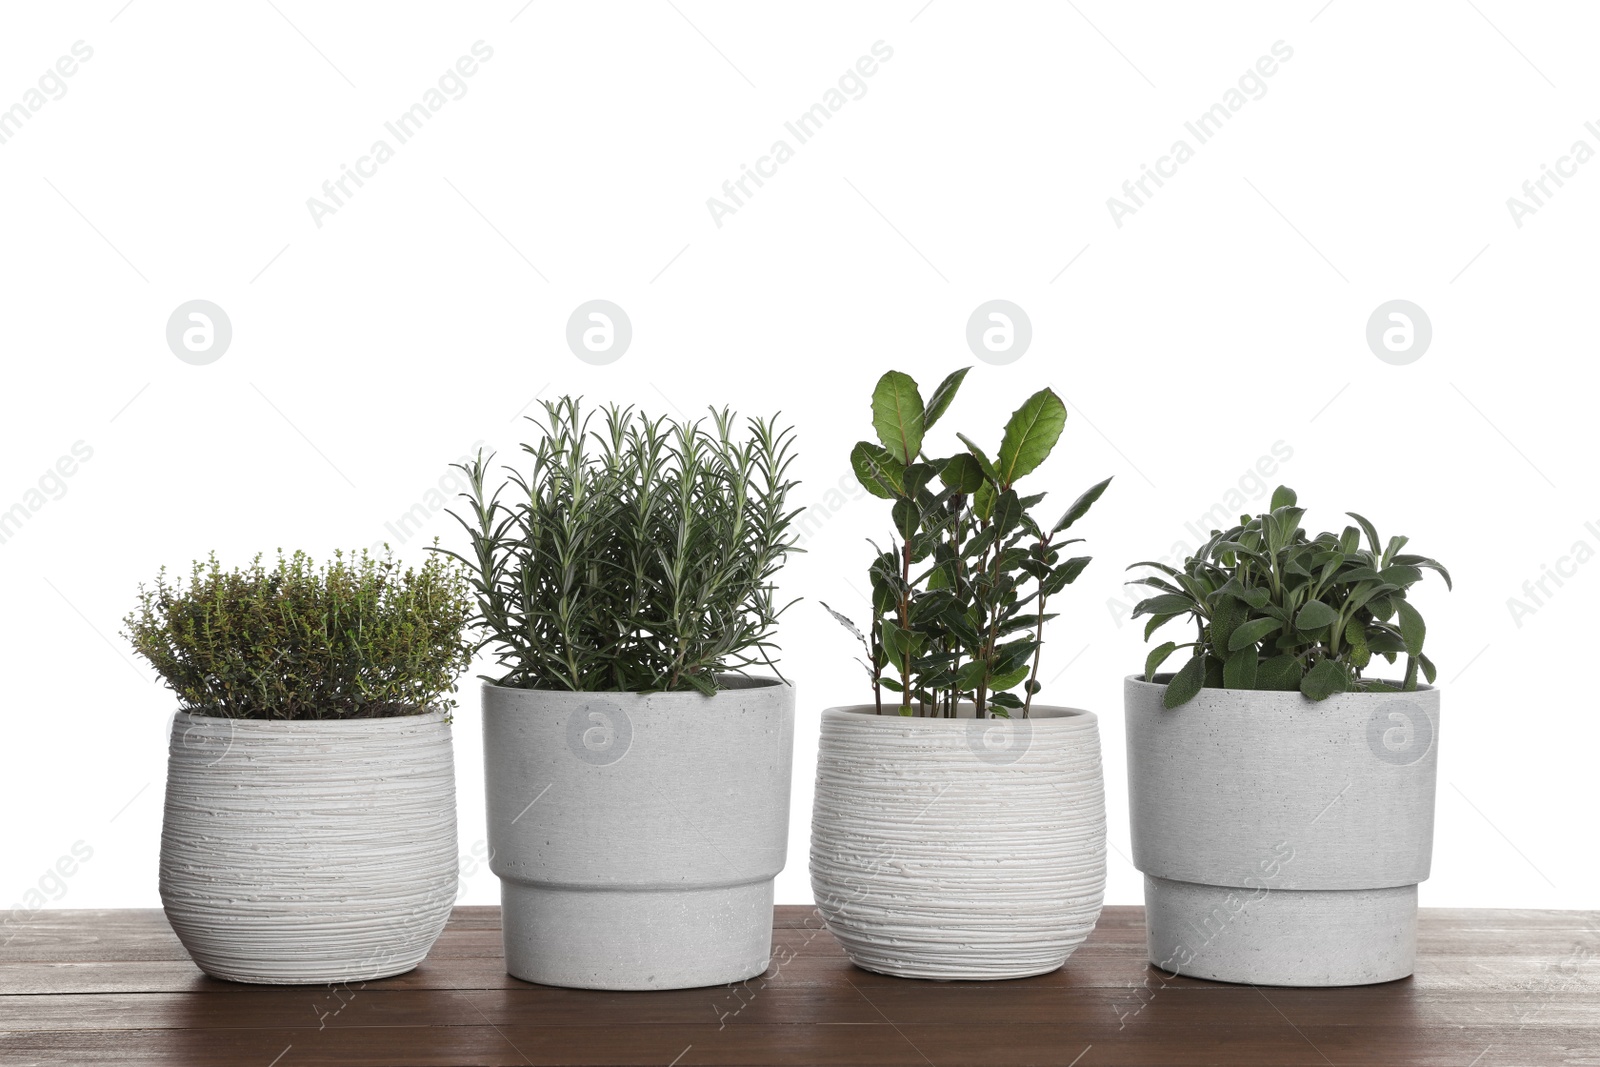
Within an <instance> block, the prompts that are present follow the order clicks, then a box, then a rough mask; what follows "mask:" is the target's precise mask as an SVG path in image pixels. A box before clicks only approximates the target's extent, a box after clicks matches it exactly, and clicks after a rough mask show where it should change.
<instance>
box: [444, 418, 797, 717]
mask: <svg viewBox="0 0 1600 1067" xmlns="http://www.w3.org/2000/svg"><path fill="white" fill-rule="evenodd" d="M544 408H545V418H544V421H543V422H542V423H541V422H540V421H539V420H538V419H534V418H530V419H529V421H530V422H533V423H534V425H535V426H537V427H538V429H539V431H540V432H539V436H538V438H537V440H535V441H534V442H533V443H531V444H524V445H523V446H522V452H523V454H524V459H525V460H526V469H524V470H517V469H513V468H508V470H509V479H508V481H506V482H504V483H502V484H501V485H500V486H499V487H498V488H495V489H494V490H493V491H492V492H491V491H489V490H488V489H486V488H485V482H486V480H487V477H488V464H489V460H490V459H492V458H493V457H489V458H485V457H484V456H483V455H482V454H481V453H480V454H479V455H478V457H477V458H476V459H475V460H474V461H473V462H471V463H468V464H461V465H459V466H460V469H461V470H462V471H463V472H464V473H465V474H466V476H467V478H468V480H469V483H470V490H469V492H467V493H464V494H463V496H465V497H467V498H468V501H469V505H470V514H469V515H468V516H467V517H466V518H462V517H461V516H459V515H456V516H455V517H456V519H457V521H458V522H460V523H461V524H462V526H463V527H464V528H465V530H466V532H467V535H468V538H469V540H470V542H471V550H470V553H469V554H468V555H467V556H462V555H457V554H456V553H453V552H452V553H450V554H451V555H453V556H456V558H457V559H461V560H462V561H463V562H464V563H466V564H467V567H468V569H469V572H470V581H471V583H472V587H473V589H474V591H475V592H476V594H477V613H476V615H475V616H474V622H475V623H477V625H478V626H480V627H481V628H482V631H483V633H484V635H485V636H484V638H483V641H482V644H483V645H493V646H494V657H495V661H496V663H497V664H498V665H499V667H500V668H501V671H502V673H501V674H500V676H499V677H497V678H494V679H492V680H493V681H494V682H495V683H496V684H498V685H503V686H510V687H513V688H521V689H564V690H578V691H613V692H649V691H658V690H664V691H682V690H691V689H692V690H699V691H700V692H702V693H712V692H715V691H716V689H717V680H716V678H717V675H718V674H722V673H728V672H734V673H739V672H743V671H744V670H745V668H747V667H750V666H753V665H756V664H758V663H759V664H765V665H766V666H768V667H771V668H772V669H773V670H776V667H775V666H774V665H773V653H774V652H775V651H776V646H775V644H774V642H773V640H772V634H773V630H774V628H775V627H776V625H777V621H778V616H779V615H780V614H782V612H783V610H784V607H786V606H787V605H784V606H779V605H778V604H777V603H776V601H775V590H774V588H773V578H774V576H775V575H776V574H777V572H778V569H779V568H780V567H781V566H782V565H783V563H784V560H785V558H786V557H787V556H788V554H789V553H791V552H799V551H802V550H801V549H799V548H796V547H795V541H796V537H795V536H794V535H793V534H792V533H791V532H790V526H791V523H792V520H793V518H794V516H795V515H796V514H797V513H798V509H796V510H795V511H790V510H788V503H787V501H788V494H789V491H790V489H792V488H793V487H794V485H795V484H796V483H795V482H793V481H790V480H789V479H788V470H789V466H790V464H791V463H792V462H793V455H792V446H793V440H794V432H793V430H792V428H791V429H783V430H779V429H777V428H776V426H775V425H774V422H773V421H772V420H768V419H749V420H747V421H746V426H745V429H746V433H745V435H744V436H742V437H739V436H737V435H736V433H735V426H734V420H735V416H734V415H733V414H732V413H730V412H729V411H727V410H726V409H723V410H721V411H717V410H713V411H712V412H711V416H710V419H709V420H706V419H700V420H696V421H689V422H681V423H680V422H675V421H672V420H670V419H666V418H651V417H649V416H647V415H644V414H642V413H640V412H636V411H634V409H632V408H618V407H616V406H611V407H607V408H605V409H604V412H603V418H602V419H601V420H600V422H599V424H598V425H595V424H594V423H593V415H592V414H585V413H583V412H582V410H581V409H580V404H579V401H578V400H576V399H573V398H570V397H565V398H562V399H561V400H559V401H553V402H546V403H545V404H544ZM451 514H452V515H454V514H455V513H454V512H452V513H451Z"/></svg>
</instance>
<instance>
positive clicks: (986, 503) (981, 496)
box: [972, 481, 995, 522]
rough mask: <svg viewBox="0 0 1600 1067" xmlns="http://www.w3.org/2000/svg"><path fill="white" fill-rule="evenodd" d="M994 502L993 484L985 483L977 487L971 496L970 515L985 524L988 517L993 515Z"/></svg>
mask: <svg viewBox="0 0 1600 1067" xmlns="http://www.w3.org/2000/svg"><path fill="white" fill-rule="evenodd" d="M994 500H995V488H994V483H993V482H991V481H985V482H984V483H983V484H982V485H980V486H978V491H977V492H976V493H973V494H972V513H973V514H974V515H976V516H978V518H979V519H982V520H983V521H985V522H987V521H988V520H989V516H990V515H993V514H994Z"/></svg>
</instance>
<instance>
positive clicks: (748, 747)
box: [483, 677, 794, 989]
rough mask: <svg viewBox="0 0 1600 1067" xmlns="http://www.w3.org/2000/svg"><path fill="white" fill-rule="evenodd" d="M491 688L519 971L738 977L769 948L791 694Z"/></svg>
mask: <svg viewBox="0 0 1600 1067" xmlns="http://www.w3.org/2000/svg"><path fill="white" fill-rule="evenodd" d="M720 683H721V684H722V685H723V686H725V687H726V688H724V689H721V690H719V691H718V692H717V693H716V694H714V695H711V696H704V695H702V694H700V693H695V692H689V693H572V692H555V691H549V690H536V689H508V688H502V687H500V686H496V685H485V686H484V687H483V743H484V769H485V775H486V781H487V787H488V794H489V798H488V799H489V804H488V811H489V854H490V860H489V864H490V867H491V868H492V869H493V870H494V873H495V874H496V875H498V876H499V878H500V899H501V904H502V920H503V923H504V936H505V952H506V970H507V971H508V972H509V973H510V974H512V975H513V976H514V977H517V978H521V979H524V980H526V981H530V982H540V983H543V984H545V985H558V986H573V987H578V988H584V989H678V988H686V987H693V986H706V985H719V984H724V983H728V982H737V981H742V980H744V979H746V978H750V977H753V976H755V975H758V974H760V973H762V972H763V971H765V970H766V969H767V964H768V962H769V961H770V959H771V955H772V883H773V879H774V878H775V877H776V876H777V874H778V872H779V871H781V870H783V866H784V858H785V855H786V852H787V847H788V836H789V780H790V767H791V763H792V758H793V753H794V687H793V686H791V685H788V684H786V683H781V682H779V681H777V680H774V679H764V678H761V679H747V678H740V677H725V678H722V679H720Z"/></svg>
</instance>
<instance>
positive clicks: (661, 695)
mask: <svg viewBox="0 0 1600 1067" xmlns="http://www.w3.org/2000/svg"><path fill="white" fill-rule="evenodd" d="M717 679H718V681H720V682H721V683H722V684H723V685H724V687H725V688H722V689H718V690H717V691H716V692H715V693H702V692H700V691H699V690H698V689H675V690H670V691H668V690H645V691H644V692H635V691H633V690H628V689H527V688H524V687H522V686H516V685H497V684H496V683H494V682H491V681H489V680H487V679H484V680H483V683H482V689H483V691H484V692H486V693H487V692H499V693H535V694H538V695H539V696H544V697H558V698H559V697H575V698H579V699H583V700H599V699H602V698H604V697H649V698H650V699H652V700H676V701H683V702H686V703H687V702H688V701H689V700H690V699H691V698H699V699H702V700H715V699H717V697H719V696H723V695H725V694H730V693H771V692H782V691H783V690H785V689H787V690H790V691H793V689H794V683H793V682H791V681H789V680H788V679H787V678H772V677H768V676H767V675H749V674H731V673H730V674H719V675H717ZM730 682H733V683H736V684H731V685H730V684H728V683H730Z"/></svg>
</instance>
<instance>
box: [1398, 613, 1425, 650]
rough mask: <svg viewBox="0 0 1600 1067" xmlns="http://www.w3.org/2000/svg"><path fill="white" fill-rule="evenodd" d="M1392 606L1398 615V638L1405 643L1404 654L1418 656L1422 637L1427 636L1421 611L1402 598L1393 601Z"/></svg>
mask: <svg viewBox="0 0 1600 1067" xmlns="http://www.w3.org/2000/svg"><path fill="white" fill-rule="evenodd" d="M1394 608H1395V614H1397V615H1398V616H1399V617H1400V639H1401V640H1402V641H1404V642H1405V643H1406V655H1408V656H1420V655H1421V654H1422V641H1423V638H1425V637H1427V636H1428V627H1427V624H1425V623H1424V622H1423V621H1422V614H1421V612H1419V611H1417V609H1416V608H1414V607H1412V606H1411V605H1410V604H1409V603H1408V602H1406V601H1404V600H1397V601H1395V604H1394Z"/></svg>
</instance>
